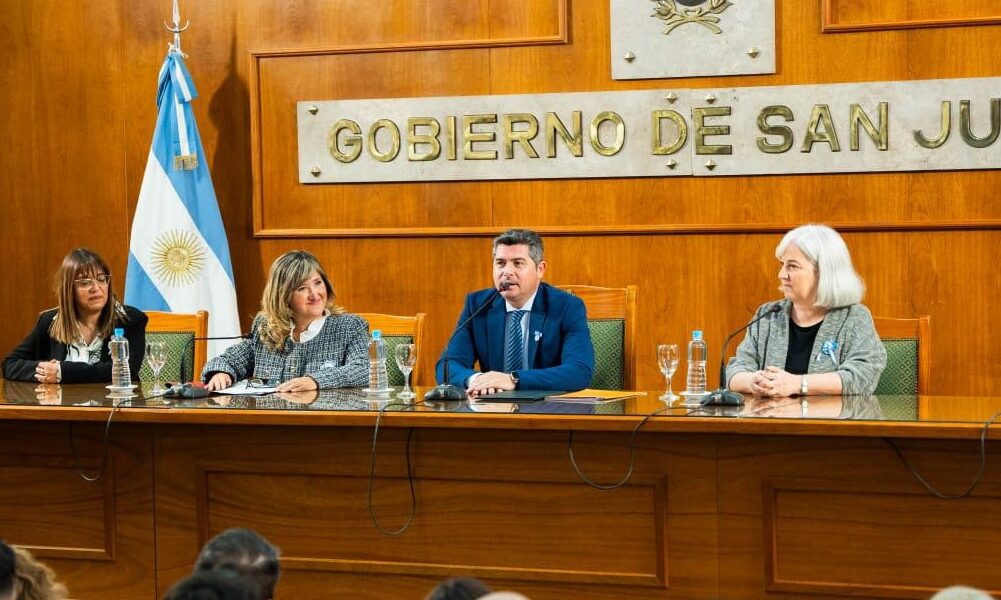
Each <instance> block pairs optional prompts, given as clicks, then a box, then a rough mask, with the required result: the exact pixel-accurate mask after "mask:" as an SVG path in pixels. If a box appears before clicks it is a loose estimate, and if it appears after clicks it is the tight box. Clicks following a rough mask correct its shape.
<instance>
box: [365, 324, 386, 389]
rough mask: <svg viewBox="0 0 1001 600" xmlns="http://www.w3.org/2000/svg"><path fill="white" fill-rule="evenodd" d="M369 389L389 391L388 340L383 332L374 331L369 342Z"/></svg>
mask: <svg viewBox="0 0 1001 600" xmlns="http://www.w3.org/2000/svg"><path fill="white" fill-rule="evenodd" d="M368 389H369V391H372V392H388V391H389V374H388V373H387V372H386V342H385V340H383V339H382V332H381V331H379V330H378V329H376V330H374V331H372V339H371V340H370V341H369V342H368Z"/></svg>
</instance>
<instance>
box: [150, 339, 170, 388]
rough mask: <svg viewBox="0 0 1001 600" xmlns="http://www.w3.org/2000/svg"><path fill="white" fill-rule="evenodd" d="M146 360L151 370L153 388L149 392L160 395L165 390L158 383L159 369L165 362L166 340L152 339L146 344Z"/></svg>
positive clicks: (161, 368)
mask: <svg viewBox="0 0 1001 600" xmlns="http://www.w3.org/2000/svg"><path fill="white" fill-rule="evenodd" d="M146 362H147V363H148V364H149V368H150V370H151V371H153V389H152V390H150V394H151V395H154V396H155V395H160V394H162V393H164V392H165V391H167V390H166V388H164V387H163V384H161V383H160V371H162V370H163V366H164V365H166V364H167V342H157V341H153V342H149V343H148V344H146Z"/></svg>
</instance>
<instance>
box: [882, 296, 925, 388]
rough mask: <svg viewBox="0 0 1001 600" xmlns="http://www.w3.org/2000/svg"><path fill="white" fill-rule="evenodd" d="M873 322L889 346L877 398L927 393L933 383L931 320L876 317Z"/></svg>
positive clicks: (885, 343)
mask: <svg viewBox="0 0 1001 600" xmlns="http://www.w3.org/2000/svg"><path fill="white" fill-rule="evenodd" d="M873 322H874V323H875V324H876V333H878V334H879V337H880V339H881V340H883V345H884V346H886V369H885V370H884V371H883V375H882V376H881V377H880V378H879V383H878V384H877V385H876V394H877V395H914V394H925V393H927V389H928V384H929V382H930V381H931V343H930V339H931V335H930V331H931V327H930V323H931V317H929V316H928V315H924V316H921V317H918V318H916V319H890V318H883V317H874V318H873Z"/></svg>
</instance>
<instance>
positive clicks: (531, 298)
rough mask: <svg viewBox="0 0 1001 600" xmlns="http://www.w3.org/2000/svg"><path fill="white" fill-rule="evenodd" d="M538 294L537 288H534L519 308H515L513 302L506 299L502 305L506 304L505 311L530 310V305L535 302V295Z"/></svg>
mask: <svg viewBox="0 0 1001 600" xmlns="http://www.w3.org/2000/svg"><path fill="white" fill-rule="evenodd" d="M538 294H539V288H535V292H533V293H532V295H531V296H529V297H528V300H526V301H525V304H524V305H523V306H522V307H521V308H515V307H514V305H513V304H511V303H510V302H508V301H507V299H505V300H504V305H505V306H507V312H511V311H512V310H523V311H525V312H532V305H533V304H535V297H536V296H537V295H538Z"/></svg>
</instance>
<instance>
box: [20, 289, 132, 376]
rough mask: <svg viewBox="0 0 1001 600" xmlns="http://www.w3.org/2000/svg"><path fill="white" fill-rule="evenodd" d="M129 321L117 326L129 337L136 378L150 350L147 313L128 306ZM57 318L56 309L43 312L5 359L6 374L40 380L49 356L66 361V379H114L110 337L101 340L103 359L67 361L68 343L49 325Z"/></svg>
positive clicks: (126, 316)
mask: <svg viewBox="0 0 1001 600" xmlns="http://www.w3.org/2000/svg"><path fill="white" fill-rule="evenodd" d="M124 308H125V322H124V323H122V322H120V321H116V322H115V325H114V326H115V327H122V328H124V329H125V337H126V339H128V340H129V368H130V369H131V371H132V379H133V380H136V379H138V378H139V367H141V366H142V362H143V355H144V354H145V353H146V321H147V320H148V319H147V317H146V314H145V313H143V312H142V311H141V310H139V309H138V308H133V307H131V306H124ZM55 318H56V309H54V308H53V309H51V310H47V311H45V312H43V313H42V314H41V315H39V316H38V322H37V323H35V328H34V329H32V330H31V333H29V334H28V337H26V338H24V341H23V342H21V343H20V345H18V346H17V347H16V348H14V349H13V350H11V351H10V354H8V355H7V358H5V359H3V376H4V378H5V379H13V380H15V381H36V379H35V367H37V366H38V363H40V362H45V361H47V360H52V359H55V360H58V361H62V364H61V365H60V369H61V370H62V376H63V377H62V383H109V382H110V381H111V350H110V349H109V348H108V342H109V341H110V338H107V339H105V340H104V342H103V343H102V344H101V360H99V361H98V362H96V363H94V364H92V365H88V364H87V363H78V362H66V344H63V343H61V342H57V341H56V340H54V339H52V337H51V336H50V335H49V326H50V325H52V321H53V320H54V319H55Z"/></svg>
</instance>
